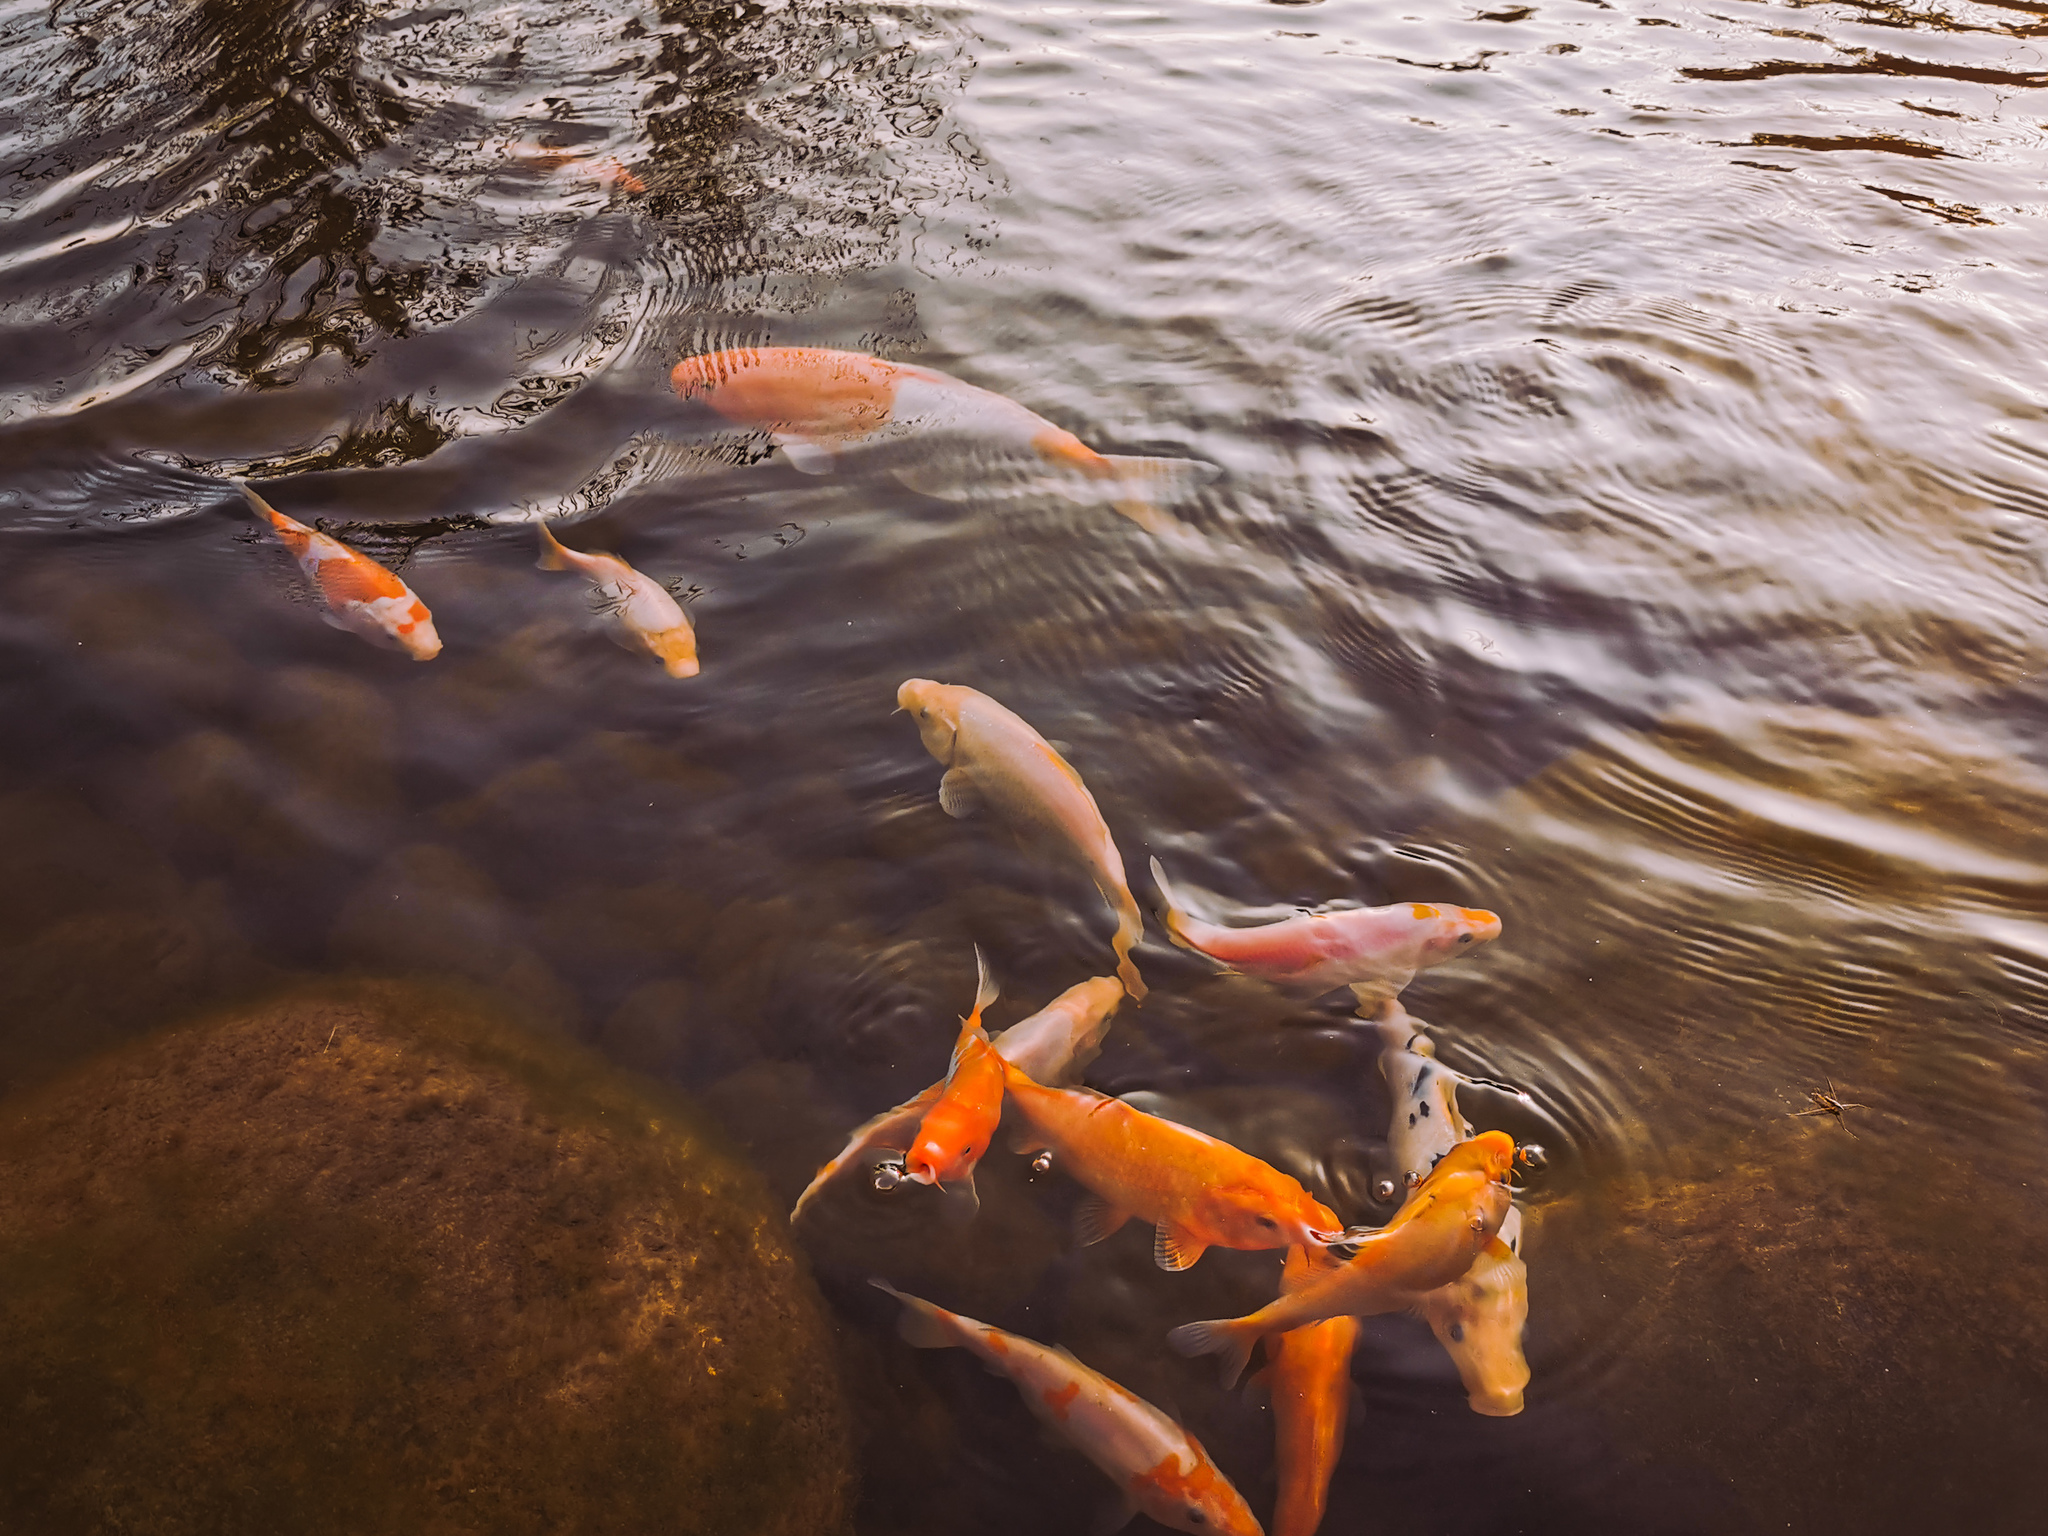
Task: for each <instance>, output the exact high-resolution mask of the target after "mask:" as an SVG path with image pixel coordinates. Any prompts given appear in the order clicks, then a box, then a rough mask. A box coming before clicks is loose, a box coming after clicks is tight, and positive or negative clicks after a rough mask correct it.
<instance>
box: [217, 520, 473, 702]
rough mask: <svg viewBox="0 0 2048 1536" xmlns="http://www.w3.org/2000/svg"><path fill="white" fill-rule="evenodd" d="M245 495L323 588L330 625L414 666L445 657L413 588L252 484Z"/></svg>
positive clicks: (309, 578)
mask: <svg viewBox="0 0 2048 1536" xmlns="http://www.w3.org/2000/svg"><path fill="white" fill-rule="evenodd" d="M237 484H241V482H239V481H238V482H237ZM242 494H243V495H244V496H246V497H248V498H249V505H250V506H252V507H254V508H255V509H256V512H257V514H258V515H259V516H261V517H262V518H263V519H264V520H265V521H267V522H268V523H269V524H270V526H271V527H272V528H274V529H276V530H277V536H278V537H279V538H280V539H282V540H283V541H284V547H285V548H286V549H288V550H290V551H291V552H292V555H293V556H294V558H296V559H297V560H298V562H299V569H300V570H302V571H304V572H305V573H306V579H307V580H308V581H310V582H312V583H313V585H314V586H315V587H317V588H319V589H320V595H321V596H322V597H323V598H325V599H326V600H327V615H328V617H327V622H328V623H330V624H332V625H334V627H335V628H337V629H345V630H347V631H349V633H351V634H355V635H361V636H362V637H363V638H364V639H365V640H368V641H370V642H371V643H372V644H374V645H385V646H396V647H397V648H398V649H400V650H402V651H404V652H406V653H407V654H408V655H410V656H411V657H412V659H413V660H414V661H432V660H433V659H434V658H435V657H436V656H438V655H440V654H441V636H440V635H439V633H437V632H436V631H435V629H434V616H433V615H432V614H431V613H429V612H427V605H426V604H425V603H423V602H421V601H420V600H419V599H418V598H417V597H415V596H413V591H412V588H410V587H408V586H407V585H406V584H405V583H404V582H402V581H400V580H399V579H398V578H397V577H396V576H394V575H392V574H391V572H389V571H387V570H385V569H384V567H383V566H381V565H379V564H378V563H377V562H376V561H374V560H372V559H371V558H370V557H369V556H368V555H361V554H357V553H356V552H355V551H354V550H352V549H350V548H349V547H348V546H347V545H346V544H344V543H342V542H341V541H340V540H339V539H330V538H329V537H328V536H327V535H326V534H324V533H320V532H317V531H316V530H314V529H311V528H308V527H307V526H306V525H305V524H304V523H302V522H299V521H297V520H296V519H294V518H289V517H286V516H285V515H284V514H283V513H282V512H280V511H278V510H277V508H275V507H273V506H272V505H271V504H270V503H269V502H267V501H265V500H264V499H263V498H262V497H261V496H258V495H257V494H256V492H255V491H254V490H253V489H251V488H250V487H249V486H248V485H242Z"/></svg>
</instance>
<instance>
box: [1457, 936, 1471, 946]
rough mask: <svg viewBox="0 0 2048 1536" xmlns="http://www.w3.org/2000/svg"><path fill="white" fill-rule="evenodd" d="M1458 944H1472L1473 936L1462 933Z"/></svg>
mask: <svg viewBox="0 0 2048 1536" xmlns="http://www.w3.org/2000/svg"><path fill="white" fill-rule="evenodd" d="M1458 942H1459V943H1460V944H1470V943H1471V942H1472V935H1471V934H1469V933H1461V934H1459V935H1458Z"/></svg>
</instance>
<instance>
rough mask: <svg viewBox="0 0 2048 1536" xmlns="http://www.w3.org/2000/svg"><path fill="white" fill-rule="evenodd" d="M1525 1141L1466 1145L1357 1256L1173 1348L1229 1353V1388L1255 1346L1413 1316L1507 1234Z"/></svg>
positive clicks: (1185, 1335) (1185, 1330) (1490, 1137)
mask: <svg viewBox="0 0 2048 1536" xmlns="http://www.w3.org/2000/svg"><path fill="white" fill-rule="evenodd" d="M1514 1159H1515V1143H1514V1140H1513V1138H1511V1137H1510V1136H1509V1135H1508V1134H1507V1133H1506V1132H1505V1131H1484V1132H1481V1133H1480V1134H1479V1135H1477V1136H1474V1137H1473V1138H1472V1139H1471V1140H1470V1141H1464V1142H1460V1143H1459V1144H1458V1145H1457V1146H1456V1147H1454V1148H1452V1149H1451V1151H1450V1152H1449V1154H1448V1155H1446V1156H1445V1157H1444V1159H1443V1161H1441V1162H1439V1163H1438V1164H1437V1165H1436V1168H1435V1170H1434V1171H1433V1172H1432V1173H1431V1174H1430V1176H1429V1177H1428V1178H1426V1179H1424V1180H1423V1181H1422V1183H1421V1184H1420V1185H1419V1186H1418V1187H1417V1188H1416V1190H1415V1192H1414V1193H1413V1194H1412V1195H1410V1196H1409V1197H1408V1201H1407V1203H1406V1204H1405V1205H1403V1206H1402V1207H1401V1209H1400V1210H1398V1211H1396V1212H1395V1213H1394V1217H1393V1220H1391V1221H1389V1222H1388V1223H1387V1224H1386V1225H1385V1226H1384V1227H1381V1228H1380V1229H1379V1230H1378V1231H1376V1232H1371V1233H1368V1234H1366V1235H1365V1236H1363V1237H1361V1238H1359V1239H1357V1241H1356V1246H1357V1250H1358V1251H1357V1253H1356V1254H1355V1255H1354V1256H1353V1257H1352V1258H1351V1259H1350V1260H1348V1261H1347V1262H1346V1263H1344V1264H1343V1265H1342V1266H1340V1267H1339V1268H1337V1269H1335V1270H1332V1271H1331V1272H1329V1273H1328V1274H1325V1275H1319V1276H1317V1277H1316V1278H1315V1279H1313V1280H1311V1281H1309V1282H1308V1283H1306V1284H1304V1285H1303V1286H1302V1287H1301V1289H1299V1290H1297V1291H1295V1292H1294V1293H1293V1294H1291V1295H1287V1296H1282V1297H1280V1298H1279V1299H1278V1300H1277V1301H1272V1302H1269V1303H1267V1304H1266V1305H1265V1306H1263V1307H1261V1308H1259V1310H1258V1311H1256V1312H1252V1313H1249V1314H1247V1315H1246V1316H1244V1317H1238V1318H1224V1319H1219V1320H1212V1321H1209V1322H1200V1323H1185V1324H1183V1325H1182V1326H1180V1327H1178V1328H1176V1329H1174V1330H1173V1331H1172V1332H1171V1333H1169V1334H1168V1335H1167V1336H1166V1337H1167V1341H1168V1342H1169V1343H1171V1344H1172V1345H1173V1347H1174V1348H1175V1349H1177V1350H1179V1351H1180V1352H1181V1353H1182V1354H1184V1355H1221V1356H1222V1357H1223V1383H1224V1385H1225V1386H1229V1385H1230V1384H1231V1383H1233V1382H1235V1381H1236V1380H1237V1378H1238V1377H1239V1375H1241V1374H1242V1373H1243V1371H1244V1363H1245V1360H1246V1358H1247V1357H1248V1356H1249V1355H1250V1354H1251V1350H1252V1345H1253V1344H1254V1343H1256V1342H1257V1341H1258V1340H1259V1339H1260V1338H1261V1337H1263V1336H1264V1335H1266V1334H1269V1333H1283V1332H1286V1331H1287V1330H1288V1329H1291V1328H1299V1327H1301V1326H1302V1325H1303V1324H1304V1323H1312V1322H1317V1321H1319V1320H1320V1319H1322V1318H1326V1317H1339V1316H1345V1315H1348V1316H1351V1317H1370V1316H1373V1315H1374V1314H1377V1313H1382V1312H1405V1311H1407V1310H1409V1309H1410V1308H1411V1307H1413V1306H1415V1304H1416V1302H1417V1299H1418V1297H1419V1295H1420V1293H1422V1292H1424V1291H1433V1290H1435V1289H1436V1288H1437V1287H1438V1286H1440V1285H1446V1284H1448V1283H1449V1282H1451V1281H1453V1280H1456V1279H1458V1278H1459V1277H1460V1276H1462V1275H1463V1274H1464V1273H1465V1272H1466V1271H1467V1270H1468V1269H1470V1268H1471V1267H1472V1263H1473V1260H1475V1259H1476V1258H1478V1257H1479V1254H1480V1251H1481V1250H1482V1249H1483V1248H1485V1246H1486V1244H1487V1242H1488V1241H1489V1240H1490V1239H1491V1238H1492V1237H1493V1236H1494V1234H1495V1233H1496V1232H1498V1231H1499V1230H1500V1224H1501V1222H1502V1220H1503V1219H1504V1218H1505V1217H1506V1216H1507V1211H1508V1187H1507V1183H1506V1179H1507V1174H1508V1170H1509V1168H1511V1167H1512V1166H1513V1164H1514Z"/></svg>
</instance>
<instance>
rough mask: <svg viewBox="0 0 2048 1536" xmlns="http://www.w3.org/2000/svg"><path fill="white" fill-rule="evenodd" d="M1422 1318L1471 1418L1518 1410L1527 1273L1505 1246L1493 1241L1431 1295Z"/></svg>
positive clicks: (1525, 1373)
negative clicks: (1451, 1365)
mask: <svg viewBox="0 0 2048 1536" xmlns="http://www.w3.org/2000/svg"><path fill="white" fill-rule="evenodd" d="M1422 1315H1423V1317H1424V1318H1425V1319H1427V1320H1428V1323H1429V1326H1430V1331H1431V1332H1433V1333H1434V1334H1435V1335H1436V1336H1437V1339H1438V1341H1439V1342H1440V1343H1441V1344H1442V1345H1443V1347H1444V1348H1445V1349H1446V1350H1447V1351H1448V1352H1449V1353H1450V1357H1451V1359H1452V1360H1453V1361H1454V1362H1455V1363H1456V1365H1457V1367H1458V1379H1459V1380H1460V1381H1462V1382H1464V1384H1465V1392H1466V1398H1467V1401H1469V1402H1470V1403H1471V1405H1472V1411H1473V1412H1474V1413H1483V1414H1485V1415H1487V1416H1488V1417H1489V1418H1497V1419H1505V1418H1511V1417H1513V1416H1514V1415H1515V1414H1518V1413H1520V1412H1521V1411H1522V1393H1523V1391H1524V1389H1526V1388H1527V1387H1528V1385H1529V1361H1528V1357H1527V1356H1525V1355H1524V1354H1523V1353H1522V1330H1523V1328H1524V1327H1525V1326H1526V1325H1527V1323H1528V1321H1529V1268H1528V1266H1527V1265H1526V1264H1524V1263H1523V1262H1522V1261H1521V1260H1520V1259H1519V1258H1517V1257H1516V1256H1515V1255H1514V1253H1513V1252H1512V1251H1511V1250H1510V1249H1509V1248H1508V1246H1507V1244H1506V1243H1503V1242H1501V1241H1500V1240H1499V1239H1498V1238H1495V1239H1494V1240H1493V1241H1492V1242H1490V1243H1488V1244H1487V1245H1486V1247H1485V1248H1484V1249H1482V1250H1481V1251H1480V1254H1479V1257H1478V1258H1477V1259H1475V1260H1473V1263H1472V1267H1471V1268H1470V1269H1469V1270H1467V1271H1466V1272H1465V1274H1464V1275H1463V1276H1462V1277H1461V1278H1459V1279H1457V1280H1453V1281H1452V1282H1451V1283H1450V1284H1449V1285H1445V1286H1439V1287H1438V1288H1437V1289H1436V1290H1434V1291H1431V1292H1430V1293H1429V1294H1428V1295H1427V1296H1426V1297H1425V1298H1424V1299H1423V1304H1422Z"/></svg>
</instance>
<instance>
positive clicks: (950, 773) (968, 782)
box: [939, 768, 981, 821]
mask: <svg viewBox="0 0 2048 1536" xmlns="http://www.w3.org/2000/svg"><path fill="white" fill-rule="evenodd" d="M939 809H940V810H942V811H944V812H945V813H946V814H947V815H948V816H951V817H952V818H954V819H955V820H956V821H957V820H959V819H960V818H962V817H965V816H972V815H973V814H974V813H975V812H976V811H978V810H980V809H981V790H980V788H979V787H978V786H977V785H976V784H975V782H974V780H973V778H972V777H971V776H969V774H968V772H967V770H966V769H965V768H948V769H947V770H946V776H945V777H944V778H942V779H940V780H939Z"/></svg>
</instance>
